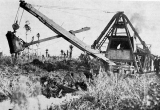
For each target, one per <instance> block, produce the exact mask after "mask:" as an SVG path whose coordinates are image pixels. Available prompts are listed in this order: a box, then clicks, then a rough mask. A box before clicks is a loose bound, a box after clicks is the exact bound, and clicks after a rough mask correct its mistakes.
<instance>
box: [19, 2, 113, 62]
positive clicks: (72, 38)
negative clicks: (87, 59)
mask: <svg viewBox="0 0 160 110" xmlns="http://www.w3.org/2000/svg"><path fill="white" fill-rule="evenodd" d="M20 7H21V8H23V9H24V10H26V11H28V12H29V13H30V14H32V15H33V16H35V17H36V18H37V19H39V20H40V21H41V22H42V23H43V24H44V25H46V26H47V27H48V28H50V29H51V30H52V31H53V32H55V33H56V34H58V36H62V37H63V38H64V39H65V40H67V41H68V42H70V43H71V44H73V45H74V46H76V47H77V48H79V49H80V50H82V51H85V52H87V53H88V54H90V55H92V56H93V57H98V58H100V59H102V60H104V61H105V62H107V63H108V64H110V65H114V63H113V62H111V61H110V60H109V59H108V58H106V57H104V56H103V55H102V54H100V51H99V50H97V49H91V46H88V45H87V44H85V43H84V42H82V41H81V40H79V39H78V38H76V37H75V36H74V35H73V34H71V33H70V32H68V31H67V30H65V29H64V28H62V27H61V26H59V25H58V24H56V23H55V22H54V21H52V20H51V19H49V18H48V17H47V16H45V15H44V14H42V13H41V12H39V11H38V10H37V9H35V8H34V7H33V6H32V5H31V4H28V3H26V2H25V1H20Z"/></svg>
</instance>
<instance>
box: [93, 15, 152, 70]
mask: <svg viewBox="0 0 160 110" xmlns="http://www.w3.org/2000/svg"><path fill="white" fill-rule="evenodd" d="M107 40H108V46H107V49H106V51H102V53H105V56H106V57H107V58H109V59H110V60H112V61H114V62H115V63H116V62H117V63H123V64H124V63H125V64H128V65H133V66H134V67H135V70H136V71H137V72H142V73H143V72H149V71H151V70H152V69H151V66H152V60H153V59H154V55H152V54H151V53H150V50H149V48H148V47H147V45H146V44H145V42H144V41H143V40H142V39H141V38H140V36H139V35H138V33H137V32H136V30H135V28H134V27H133V25H132V24H131V22H130V21H129V19H128V18H127V16H126V15H125V14H124V13H123V12H118V13H117V14H115V15H114V16H113V18H112V19H111V20H110V22H109V23H108V24H107V26H106V27H105V29H104V30H103V31H102V32H101V34H100V36H99V37H98V38H97V39H96V40H95V42H94V43H93V45H92V48H94V49H99V50H101V48H102V46H103V45H104V43H105V42H106V41H107ZM137 40H138V41H139V43H140V44H141V45H142V48H140V47H138V46H137V45H136V44H135V41H137Z"/></svg>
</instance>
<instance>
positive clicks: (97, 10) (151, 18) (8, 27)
mask: <svg viewBox="0 0 160 110" xmlns="http://www.w3.org/2000/svg"><path fill="white" fill-rule="evenodd" d="M25 1H26V2H27V3H30V4H34V5H43V6H54V7H53V8H43V7H41V8H40V9H39V11H40V12H42V13H43V14H45V15H46V16H47V17H49V18H50V19H52V20H53V21H54V22H56V23H57V24H59V25H62V27H63V28H65V29H66V30H68V31H69V30H77V29H80V28H82V27H86V26H87V27H90V28H91V30H89V31H86V32H82V33H78V34H76V36H77V37H78V38H79V39H80V40H83V41H84V42H85V43H86V44H88V45H91V44H92V43H93V42H94V40H95V39H96V38H97V37H98V36H99V35H100V33H101V31H102V30H103V29H104V27H105V26H106V25H107V24H108V22H109V20H110V19H111V18H112V16H113V15H114V14H115V13H105V12H107V11H108V12H116V11H124V13H125V14H126V15H127V17H128V18H129V19H131V18H132V17H133V16H134V15H135V13H136V14H138V15H139V16H138V17H137V19H136V20H134V23H133V25H135V26H138V28H140V32H139V35H140V37H141V38H142V39H143V40H144V41H145V42H146V43H147V44H151V45H152V53H153V54H156V55H160V44H159V42H160V9H159V8H160V1H120V0H118V1H115V0H114V1H113V0H111V1H109V0H25ZM0 5H1V6H0V19H1V20H0V51H3V53H4V54H6V55H9V46H8V42H7V39H6V36H5V35H6V33H7V31H12V24H13V22H14V19H15V16H16V12H17V9H18V6H19V0H0ZM55 6H56V7H55ZM57 7H58V8H61V9H57ZM62 8H63V9H62ZM64 8H66V9H64ZM76 8H78V10H73V9H76ZM36 9H38V7H36ZM21 13H22V8H20V12H19V18H20V17H21ZM27 20H29V22H30V27H31V29H32V31H31V32H29V34H28V41H31V38H32V36H35V40H37V38H36V34H37V33H40V39H42V38H46V37H50V36H53V35H56V34H55V33H54V32H53V31H51V30H50V29H49V28H48V27H46V26H45V25H44V24H42V23H41V22H40V21H39V20H38V19H37V18H35V17H34V16H32V15H31V14H29V13H28V12H26V11H24V14H23V17H22V20H21V23H20V29H19V30H18V31H17V36H19V37H20V38H22V39H23V40H25V39H26V37H25V29H24V24H25V21H27ZM69 45H70V43H68V42H67V41H65V40H63V38H59V39H54V40H51V41H48V42H44V43H41V44H40V46H39V48H40V50H41V51H40V52H41V54H44V53H45V50H46V49H49V53H50V54H51V55H60V50H61V49H63V50H65V51H67V49H69ZM30 47H31V48H32V47H33V48H36V45H34V46H30ZM80 52H81V51H80V50H79V49H77V48H76V47H74V48H73V56H77V55H79V54H80Z"/></svg>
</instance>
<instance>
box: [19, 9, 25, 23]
mask: <svg viewBox="0 0 160 110" xmlns="http://www.w3.org/2000/svg"><path fill="white" fill-rule="evenodd" d="M23 13H24V9H23V11H22V15H21V18H20V21H19V25H20V23H21V20H22V16H23Z"/></svg>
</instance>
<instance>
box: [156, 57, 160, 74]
mask: <svg viewBox="0 0 160 110" xmlns="http://www.w3.org/2000/svg"><path fill="white" fill-rule="evenodd" d="M157 65H158V66H157V72H156V73H157V74H158V75H159V66H160V57H158V60H157Z"/></svg>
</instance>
